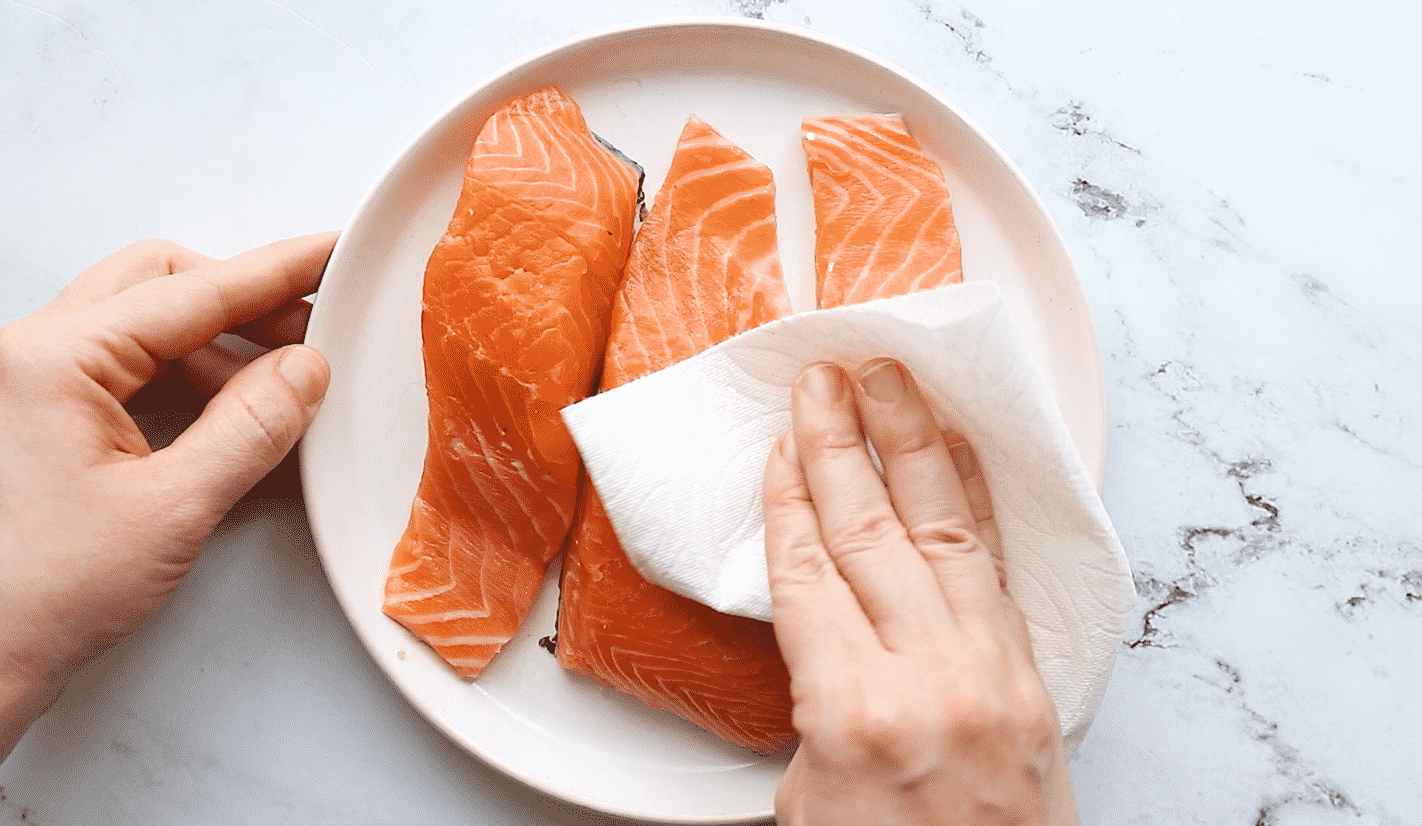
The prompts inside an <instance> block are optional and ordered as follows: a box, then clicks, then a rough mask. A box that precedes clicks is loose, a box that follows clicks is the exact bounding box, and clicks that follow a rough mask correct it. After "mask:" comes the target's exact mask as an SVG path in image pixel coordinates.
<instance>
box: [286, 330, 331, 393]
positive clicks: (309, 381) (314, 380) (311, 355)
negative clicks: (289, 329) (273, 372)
mask: <svg viewBox="0 0 1422 826" xmlns="http://www.w3.org/2000/svg"><path fill="white" fill-rule="evenodd" d="M329 370H330V368H329V367H327V366H326V359H324V358H322V357H321V354H320V353H318V352H316V351H315V350H313V349H312V348H310V347H307V346H305V345H300V344H298V345H296V346H294V347H288V348H287V349H286V352H284V353H282V354H281V358H280V359H279V360H278V361H277V372H278V373H281V377H282V378H284V379H286V383H287V384H290V385H291V388H292V389H293V390H295V391H296V395H297V396H298V397H300V398H301V402H302V404H304V405H306V406H307V407H315V406H316V405H317V404H319V403H320V402H321V399H322V398H324V397H325V395H326V383H327V381H328V377H329Z"/></svg>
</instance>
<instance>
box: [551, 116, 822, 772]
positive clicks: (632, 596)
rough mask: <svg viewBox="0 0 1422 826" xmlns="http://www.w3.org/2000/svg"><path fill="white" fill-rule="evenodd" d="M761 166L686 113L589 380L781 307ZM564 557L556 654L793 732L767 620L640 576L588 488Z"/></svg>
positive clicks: (723, 727)
mask: <svg viewBox="0 0 1422 826" xmlns="http://www.w3.org/2000/svg"><path fill="white" fill-rule="evenodd" d="M774 210H775V191H774V184H773V181H772V179H771V173H770V170H769V169H767V168H766V167H765V166H764V165H763V164H761V163H760V162H758V161H756V160H755V159H754V158H752V157H751V156H750V155H748V154H746V152H745V151H744V150H742V149H740V148H739V147H737V146H736V145H735V144H733V143H731V142H730V141H728V140H726V139H725V138H724V137H722V136H721V135H719V134H718V133H717V132H716V131H715V130H713V129H712V128H711V127H710V126H707V125H706V124H705V123H703V122H701V121H700V120H697V119H696V118H692V119H691V120H690V121H689V122H688V123H687V125H686V128H685V129H684V130H683V131H682V133H681V141H680V143H679V144H678V145H677V150H676V154H675V156H674V157H673V158H672V164H671V169H670V171H669V172H668V173H667V178H666V182H665V183H664V184H663V185H662V189H661V191H660V192H658V193H657V197H656V201H655V203H654V204H653V206H652V210H651V212H650V213H648V215H647V219H646V221H645V222H644V223H643V224H642V227H641V229H640V230H638V232H637V238H636V240H635V241H634V242H633V245H632V254H631V257H630V259H629V260H628V264H627V274H626V277H625V280H624V281H623V284H622V289H621V291H620V292H619V293H618V295H617V302H616V305H615V307H614V310H613V317H612V319H613V320H612V335H611V338H610V339H609V341H608V345H607V359H606V362H605V365H604V369H603V377H602V389H603V390H607V389H609V388H613V387H617V386H618V385H620V384H624V383H626V382H629V381H632V380H633V379H636V378H638V377H640V376H643V375H645V374H647V373H651V372H653V371H655V370H660V369H662V368H664V367H668V366H670V365H672V364H674V363H676V362H678V361H681V360H683V359H686V358H688V357H690V356H692V355H695V354H696V353H699V352H701V351H702V350H704V349H706V348H707V347H710V346H711V345H713V344H716V343H717V342H720V341H722V340H724V339H726V338H729V337H730V336H732V335H735V334H736V333H739V332H743V331H745V330H749V329H751V328H752V327H755V326H758V325H760V324H763V323H765V322H767V321H770V320H773V319H776V318H779V317H781V316H784V315H788V314H789V313H790V300H789V296H788V294H787V293H786V290H785V282H784V280H783V278H782V277H781V272H780V257H779V253H778V251H777V249H776V237H775V215H774ZM581 513H582V516H581V521H580V522H579V523H578V524H577V525H576V526H575V527H574V529H573V534H572V538H571V539H570V541H569V543H568V548H567V555H566V557H565V559H564V562H563V580H562V595H561V598H560V603H559V608H558V645H557V653H558V661H559V662H561V663H562V664H563V665H564V666H565V667H566V668H569V669H571V670H573V671H577V672H580V673H582V674H586V675H588V676H590V677H592V678H594V679H596V680H599V681H601V682H603V683H606V684H608V685H611V686H612V687H614V688H617V689H619V690H621V691H624V692H626V693H628V694H631V695H632V696H634V697H637V698H639V699H641V700H642V701H643V702H645V703H647V704H648V705H650V706H653V707H655V708H659V709H663V710H666V711H670V712H673V713H675V714H678V715H680V716H681V717H683V718H685V719H687V720H689V721H691V722H693V723H695V724H696V725H698V726H701V727H702V728H704V729H706V730H708V731H710V732H712V733H714V734H717V735H719V736H720V737H722V738H724V739H726V740H729V741H731V742H733V743H737V744H739V745H742V746H745V747H746V748H750V749H753V750H755V751H759V752H773V751H776V750H778V749H780V748H782V747H784V746H786V745H788V744H789V743H792V742H794V740H795V731H794V729H793V728H792V727H791V724H790V690H789V676H788V675H787V673H786V671H785V664H784V662H783V661H782V660H781V658H780V650H779V649H778V648H777V647H776V645H775V635H774V632H773V631H772V629H771V627H770V625H769V624H768V623H764V622H759V621H756V620H751V619H747V618H745V617H735V616H730V615H727V614H722V613H719V612H717V611H715V610H713V609H711V608H708V607H706V606H705V605H702V604H700V603H698V602H695V601H693V600H690V599H687V598H685V597H682V596H678V595H677V594H674V593H672V592H670V591H667V590H665V589H663V588H661V587H658V586H656V585H653V584H651V583H649V582H647V581H646V580H645V579H643V578H642V576H641V575H640V574H638V573H637V570H636V569H635V568H633V567H632V563H631V562H629V561H628V559H627V555H626V554H625V553H624V552H623V550H622V548H621V546H620V545H619V544H618V542H617V537H616V536H615V535H614V534H613V531H612V524H611V522H609V521H608V518H607V515H606V513H605V512H604V511H603V508H602V503H601V502H600V501H599V499H598V498H597V495H596V493H595V492H594V491H593V488H592V486H591V485H586V486H585V487H584V488H583V503H582V509H581Z"/></svg>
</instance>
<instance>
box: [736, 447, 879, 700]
mask: <svg viewBox="0 0 1422 826" xmlns="http://www.w3.org/2000/svg"><path fill="white" fill-rule="evenodd" d="M794 452H795V451H794V438H793V435H792V434H788V433H787V434H786V435H785V436H784V437H782V438H781V439H780V441H779V443H778V444H777V445H776V447H775V449H773V450H771V452H770V458H769V459H767V460H766V465H765V485H764V490H763V497H762V498H763V501H764V509H765V566H766V570H767V572H768V574H769V576H770V604H771V612H772V616H773V618H774V623H775V639H776V641H777V642H778V643H779V644H780V653H781V656H783V657H784V658H785V665H786V668H788V669H789V671H790V673H791V675H792V676H793V675H796V674H799V675H807V674H813V673H815V672H817V671H819V670H821V669H836V668H839V667H841V666H842V665H843V664H844V663H845V661H846V659H845V658H846V656H847V655H848V654H849V652H851V651H853V650H854V649H856V648H858V649H860V650H872V649H873V648H877V647H878V646H879V639H878V637H877V636H876V635H875V633H874V629H873V628H872V627H871V626H870V625H869V618H868V617H866V616H864V610H863V609H862V608H860V607H859V601H858V600H857V599H855V597H854V593H853V592H852V591H851V590H850V589H849V584H848V583H847V582H845V581H844V578H843V577H841V576H840V574H839V570H838V569H837V568H835V565H834V560H832V559H830V557H829V554H828V553H827V552H826V551H825V549H824V544H823V543H822V542H821V541H820V526H819V522H818V520H817V519H816V517H815V508H814V505H813V504H812V503H811V502H810V492H809V489H808V488H807V487H806V486H805V477H804V474H803V473H801V471H800V465H799V462H798V460H797V459H796V458H795V456H794ZM787 454H788V455H787Z"/></svg>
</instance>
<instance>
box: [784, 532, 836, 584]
mask: <svg viewBox="0 0 1422 826" xmlns="http://www.w3.org/2000/svg"><path fill="white" fill-rule="evenodd" d="M836 573H837V572H836V570H835V566H834V561H833V560H831V559H830V558H829V556H827V555H826V554H825V551H824V548H823V547H822V546H821V545H820V544H819V542H817V541H815V540H813V539H811V538H809V537H805V538H801V539H796V540H794V541H791V542H789V543H787V544H786V545H785V547H784V548H783V549H782V551H781V553H780V554H778V555H777V558H776V560H775V564H774V565H772V566H771V569H770V572H769V575H770V587H771V590H779V589H782V588H786V587H796V586H801V585H814V584H817V583H820V582H823V581H825V580H826V579H828V578H830V577H831V576H833V575H836Z"/></svg>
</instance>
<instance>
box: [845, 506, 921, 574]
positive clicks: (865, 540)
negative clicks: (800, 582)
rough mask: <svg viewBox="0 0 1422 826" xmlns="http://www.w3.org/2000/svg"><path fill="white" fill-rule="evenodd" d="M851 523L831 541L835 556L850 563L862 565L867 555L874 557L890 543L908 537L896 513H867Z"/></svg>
mask: <svg viewBox="0 0 1422 826" xmlns="http://www.w3.org/2000/svg"><path fill="white" fill-rule="evenodd" d="M849 524H850V527H847V528H845V529H843V530H842V531H840V532H839V533H837V534H835V535H834V536H833V537H832V538H830V541H829V543H828V544H829V548H830V553H831V554H832V555H833V556H834V558H835V559H836V560H838V561H840V562H847V563H849V564H859V561H860V560H862V559H865V558H866V557H871V558H872V557H873V556H876V555H877V554H878V553H879V552H880V551H882V550H883V549H884V548H885V547H886V546H888V545H890V544H892V543H894V542H899V541H902V540H903V539H904V538H906V536H907V533H906V531H905V529H904V526H903V523H902V522H900V521H899V518H898V516H897V515H895V514H892V513H871V514H866V515H865V516H864V517H863V518H862V519H857V520H852V521H851V522H850V523H849Z"/></svg>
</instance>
